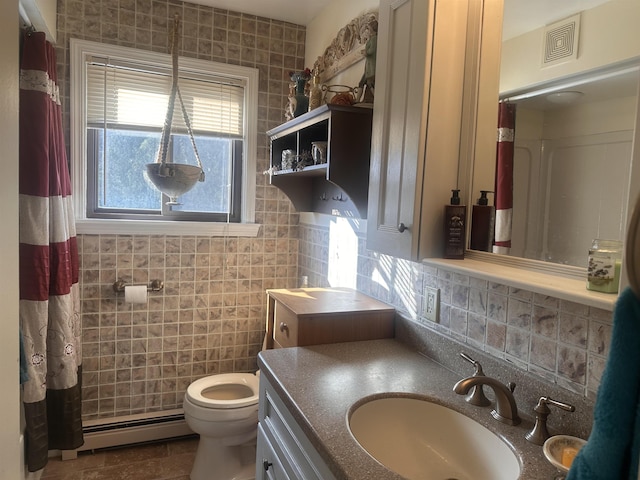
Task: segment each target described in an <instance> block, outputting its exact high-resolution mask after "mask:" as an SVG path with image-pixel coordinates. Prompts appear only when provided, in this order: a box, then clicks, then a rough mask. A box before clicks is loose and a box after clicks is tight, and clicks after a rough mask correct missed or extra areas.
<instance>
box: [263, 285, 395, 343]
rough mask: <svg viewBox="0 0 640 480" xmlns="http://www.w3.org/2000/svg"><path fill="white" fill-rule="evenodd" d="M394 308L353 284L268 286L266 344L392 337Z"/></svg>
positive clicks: (349, 340)
mask: <svg viewBox="0 0 640 480" xmlns="http://www.w3.org/2000/svg"><path fill="white" fill-rule="evenodd" d="M394 317H395V309H394V308H393V307H391V306H389V305H387V304H385V303H383V302H380V301H378V300H375V299H374V298H371V297H369V296H367V295H364V294H363V293H360V292H358V291H356V290H353V289H350V288H295V289H277V290H267V333H266V337H267V348H283V347H296V346H297V347H304V346H308V345H319V344H323V343H339V342H354V341H361V340H376V339H382V338H393V336H394Z"/></svg>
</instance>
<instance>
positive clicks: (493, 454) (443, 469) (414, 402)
mask: <svg viewBox="0 0 640 480" xmlns="http://www.w3.org/2000/svg"><path fill="white" fill-rule="evenodd" d="M348 422H349V429H350V430H351V433H352V435H353V436H354V437H355V439H356V440H357V441H358V443H359V444H360V446H361V447H362V448H363V449H364V450H365V451H366V452H367V453H368V454H369V455H371V456H372V457H373V458H375V459H376V460H377V461H378V462H380V463H381V464H382V465H384V466H385V467H387V468H388V469H389V470H392V471H393V472H395V473H397V474H399V475H402V476H403V477H405V478H408V479H409V480H445V479H446V480H515V479H517V478H518V476H519V475H520V462H519V461H518V458H517V456H516V454H515V453H514V452H513V451H512V450H511V448H509V446H508V445H507V444H506V443H505V442H504V441H503V440H501V439H500V438H499V437H498V436H497V435H496V434H494V433H493V432H491V431H490V430H489V429H487V428H486V427H484V426H483V425H481V424H479V423H478V422H476V421H475V420H473V419H471V418H469V417H467V416H465V415H463V414H461V413H459V412H456V411H454V410H451V409H450V408H447V407H444V406H442V405H438V404H436V403H433V402H430V401H428V400H426V399H421V398H413V397H383V398H376V399H372V400H370V401H367V402H365V403H363V404H361V405H359V406H356V407H355V408H354V409H353V410H352V411H351V415H350V416H349V419H348Z"/></svg>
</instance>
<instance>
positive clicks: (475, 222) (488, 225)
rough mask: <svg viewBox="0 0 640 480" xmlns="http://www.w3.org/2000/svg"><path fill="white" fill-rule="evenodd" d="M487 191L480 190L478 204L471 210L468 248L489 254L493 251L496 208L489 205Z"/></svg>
mask: <svg viewBox="0 0 640 480" xmlns="http://www.w3.org/2000/svg"><path fill="white" fill-rule="evenodd" d="M488 193H493V192H491V191H489V190H480V198H479V199H478V203H477V204H476V205H474V206H473V207H472V210H471V239H470V242H469V248H470V249H471V250H481V251H483V252H490V251H492V249H493V235H494V229H495V223H496V208H495V207H494V206H493V205H489V199H488V198H487V194H488Z"/></svg>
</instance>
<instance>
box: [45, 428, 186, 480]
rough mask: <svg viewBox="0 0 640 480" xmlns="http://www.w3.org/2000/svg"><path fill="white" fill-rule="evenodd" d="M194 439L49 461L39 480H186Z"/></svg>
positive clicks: (108, 450) (81, 453)
mask: <svg viewBox="0 0 640 480" xmlns="http://www.w3.org/2000/svg"><path fill="white" fill-rule="evenodd" d="M197 446H198V438H197V437H188V438H183V439H177V440H172V441H167V442H159V443H148V444H142V445H134V446H129V447H121V448H110V449H104V450H96V451H95V452H91V451H87V452H80V453H79V454H78V458H77V459H75V460H66V461H64V462H63V461H62V460H61V459H60V458H50V459H49V463H48V464H47V466H46V467H45V469H44V473H43V475H42V480H124V479H127V480H131V479H135V480H189V472H191V466H192V465H193V459H194V457H195V453H196V448H197Z"/></svg>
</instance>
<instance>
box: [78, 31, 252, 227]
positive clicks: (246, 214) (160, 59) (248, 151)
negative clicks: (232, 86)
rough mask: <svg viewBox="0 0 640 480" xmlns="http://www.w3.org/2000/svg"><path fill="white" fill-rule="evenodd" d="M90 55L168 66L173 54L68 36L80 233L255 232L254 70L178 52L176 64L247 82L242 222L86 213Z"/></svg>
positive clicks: (182, 67)
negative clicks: (183, 55)
mask: <svg viewBox="0 0 640 480" xmlns="http://www.w3.org/2000/svg"><path fill="white" fill-rule="evenodd" d="M92 56H103V57H111V58H115V59H121V60H127V61H133V62H136V63H139V64H140V65H141V66H144V65H147V66H156V67H157V66H161V67H164V68H168V69H171V56H170V55H168V54H164V53H157V52H151V51H146V50H139V49H135V48H130V47H121V46H116V45H107V44H103V43H97V42H91V41H88V40H78V39H75V38H72V39H71V42H70V60H71V62H70V63H71V69H70V70H71V74H70V120H71V122H70V128H71V132H70V134H71V135H70V137H71V145H70V155H71V182H72V187H73V199H74V209H75V216H76V231H77V233H80V234H141V235H145V234H146V235H210V236H218V235H224V236H226V235H230V236H245V237H255V236H257V234H258V230H259V228H260V225H259V224H256V223H255V198H256V181H255V176H256V155H257V137H258V132H257V129H258V70H257V69H255V68H250V67H241V66H237V65H229V64H224V63H217V62H209V61H205V60H198V59H193V58H186V57H180V58H179V69H180V70H181V71H189V72H194V73H199V74H203V75H216V76H218V77H219V76H229V77H233V78H239V79H242V80H244V81H245V82H246V99H245V100H246V101H245V115H244V122H245V124H244V131H245V141H244V148H243V165H242V206H241V222H240V223H223V222H197V221H193V222H188V221H180V222H176V221H169V220H161V219H159V220H155V219H154V220H124V219H115V218H114V219H110V218H88V217H87V215H86V211H87V154H86V152H87V134H86V108H85V98H86V79H85V72H86V69H85V64H86V62H87V60H88V59H89V58H90V57H92Z"/></svg>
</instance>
